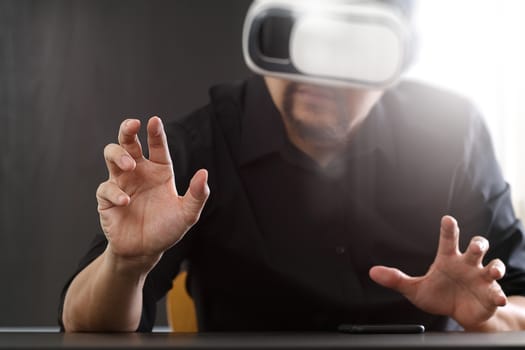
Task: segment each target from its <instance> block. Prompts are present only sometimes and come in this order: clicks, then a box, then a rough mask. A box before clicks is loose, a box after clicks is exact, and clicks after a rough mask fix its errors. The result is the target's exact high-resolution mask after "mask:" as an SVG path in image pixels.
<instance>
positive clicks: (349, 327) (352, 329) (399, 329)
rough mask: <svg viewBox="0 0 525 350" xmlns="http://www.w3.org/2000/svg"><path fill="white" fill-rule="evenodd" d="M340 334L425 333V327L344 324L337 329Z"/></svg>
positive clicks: (415, 325)
mask: <svg viewBox="0 0 525 350" xmlns="http://www.w3.org/2000/svg"><path fill="white" fill-rule="evenodd" d="M337 330H338V331H339V332H344V333H358V334H367V333H374V334H380V333H384V334H410V333H423V332H424V331H425V326H423V325H420V324H342V325H339V327H337Z"/></svg>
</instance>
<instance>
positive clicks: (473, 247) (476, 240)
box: [463, 236, 489, 266]
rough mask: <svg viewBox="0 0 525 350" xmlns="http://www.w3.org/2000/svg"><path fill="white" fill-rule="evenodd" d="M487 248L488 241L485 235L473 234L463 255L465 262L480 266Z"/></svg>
mask: <svg viewBox="0 0 525 350" xmlns="http://www.w3.org/2000/svg"><path fill="white" fill-rule="evenodd" d="M488 250H489V241H487V239H486V238H485V237H481V236H475V237H473V238H472V239H471V240H470V243H469V245H468V247H467V250H466V251H465V254H463V257H464V259H465V262H466V263H467V264H469V265H472V266H481V261H482V260H483V257H484V256H485V254H486V253H487V251H488Z"/></svg>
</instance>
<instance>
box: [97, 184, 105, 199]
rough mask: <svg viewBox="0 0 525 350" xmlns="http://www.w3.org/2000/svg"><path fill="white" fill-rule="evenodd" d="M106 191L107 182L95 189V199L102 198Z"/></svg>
mask: <svg viewBox="0 0 525 350" xmlns="http://www.w3.org/2000/svg"><path fill="white" fill-rule="evenodd" d="M106 189H107V181H106V182H102V183H101V184H99V185H98V187H97V192H96V195H97V198H101V197H103V196H104V194H105V193H106Z"/></svg>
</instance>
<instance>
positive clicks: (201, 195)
mask: <svg viewBox="0 0 525 350" xmlns="http://www.w3.org/2000/svg"><path fill="white" fill-rule="evenodd" d="M209 195H210V188H209V187H208V172H207V171H206V170H205V169H201V170H199V171H197V172H196V173H195V175H193V178H192V179H191V181H190V186H189V188H188V190H187V191H186V194H184V197H183V201H184V214H185V221H186V223H187V224H188V225H189V226H191V225H193V224H194V223H196V222H197V220H199V217H200V214H201V211H202V208H204V204H205V203H206V200H207V199H208V196H209Z"/></svg>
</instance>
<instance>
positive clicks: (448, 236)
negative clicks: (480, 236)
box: [438, 215, 459, 256]
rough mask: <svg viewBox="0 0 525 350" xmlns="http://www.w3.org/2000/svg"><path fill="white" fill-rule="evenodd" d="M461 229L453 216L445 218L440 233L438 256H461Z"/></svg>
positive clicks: (442, 220)
mask: <svg viewBox="0 0 525 350" xmlns="http://www.w3.org/2000/svg"><path fill="white" fill-rule="evenodd" d="M458 245H459V227H458V223H457V221H456V219H454V218H453V217H452V216H448V215H446V216H443V218H442V219H441V229H440V232H439V246H438V255H447V256H450V255H455V254H459V248H458Z"/></svg>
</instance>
